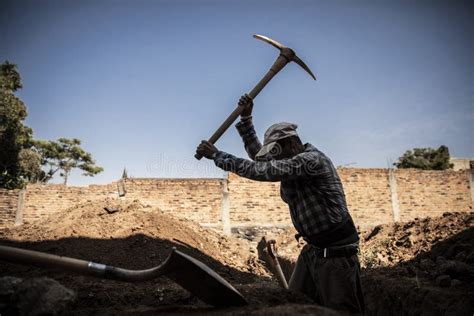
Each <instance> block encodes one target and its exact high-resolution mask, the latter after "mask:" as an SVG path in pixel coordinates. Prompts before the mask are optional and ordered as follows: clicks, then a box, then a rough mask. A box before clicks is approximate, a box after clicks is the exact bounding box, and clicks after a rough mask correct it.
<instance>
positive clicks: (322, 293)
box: [197, 95, 364, 313]
mask: <svg viewBox="0 0 474 316" xmlns="http://www.w3.org/2000/svg"><path fill="white" fill-rule="evenodd" d="M239 105H240V106H243V107H245V109H244V111H243V112H242V114H241V120H240V122H239V123H237V125H236V127H237V130H238V131H239V134H240V136H241V137H242V139H243V141H244V145H245V149H246V151H247V153H248V155H249V157H250V158H251V159H252V160H247V159H243V158H237V157H235V156H233V155H231V154H228V153H226V152H223V151H219V150H218V149H217V148H216V147H215V146H214V145H212V144H211V143H209V142H207V141H202V142H201V144H200V145H199V146H198V148H197V152H198V153H199V154H201V155H202V156H204V157H206V158H208V159H213V160H214V162H215V164H216V166H218V167H219V168H221V169H223V170H226V171H231V172H234V173H236V174H238V175H240V176H242V177H245V178H248V179H252V180H257V181H280V182H281V186H280V193H281V198H282V199H283V201H285V202H286V203H287V204H288V206H289V209H290V214H291V219H292V222H293V225H294V226H295V228H296V230H297V231H298V235H297V239H298V238H299V237H303V238H304V239H305V240H306V242H307V244H306V245H305V247H304V248H303V249H302V251H301V253H300V255H299V257H298V260H297V262H296V266H295V269H294V271H293V274H292V276H291V279H290V282H289V287H290V289H292V290H295V291H300V292H303V293H305V294H306V295H308V296H309V297H311V298H313V299H314V300H315V302H316V303H318V304H320V305H323V306H326V307H329V308H333V309H336V310H344V311H348V312H352V313H363V312H364V302H363V297H362V291H361V286H360V278H359V271H360V266H359V261H358V258H357V252H358V244H359V237H358V234H357V230H356V229H355V226H354V223H353V221H352V218H351V216H350V214H349V212H348V209H347V205H346V200H345V195H344V191H343V188H342V183H341V180H340V179H339V176H338V175H337V172H336V169H335V168H334V166H333V164H332V162H331V161H330V160H329V158H328V157H327V156H326V155H325V154H324V153H322V152H321V151H319V150H318V149H316V148H315V147H314V146H313V145H311V144H309V143H307V144H303V143H302V142H301V140H300V138H299V136H298V134H297V132H296V128H297V126H296V125H295V124H291V123H285V122H283V123H277V124H274V125H272V126H270V127H269V128H268V130H267V131H266V132H265V136H264V142H263V146H262V145H261V143H260V141H259V140H258V138H257V136H256V133H255V130H254V127H253V124H252V116H251V115H252V109H253V101H252V100H251V98H250V97H249V96H248V95H244V96H242V97H241V98H240V101H239ZM298 236H299V237H298Z"/></svg>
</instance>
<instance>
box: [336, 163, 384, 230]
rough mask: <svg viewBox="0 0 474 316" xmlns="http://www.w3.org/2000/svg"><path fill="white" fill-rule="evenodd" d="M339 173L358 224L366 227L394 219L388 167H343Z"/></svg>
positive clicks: (350, 210) (352, 213)
mask: <svg viewBox="0 0 474 316" xmlns="http://www.w3.org/2000/svg"><path fill="white" fill-rule="evenodd" d="M338 173H339V177H340V178H341V181H342V184H343V186H344V192H345V193H346V200H347V206H348V208H349V212H350V213H351V215H352V216H353V218H354V222H355V223H356V225H359V226H361V227H365V226H372V225H378V224H382V223H389V222H391V221H392V219H393V215H392V202H391V195H390V187H389V181H388V169H352V168H342V169H339V170H338Z"/></svg>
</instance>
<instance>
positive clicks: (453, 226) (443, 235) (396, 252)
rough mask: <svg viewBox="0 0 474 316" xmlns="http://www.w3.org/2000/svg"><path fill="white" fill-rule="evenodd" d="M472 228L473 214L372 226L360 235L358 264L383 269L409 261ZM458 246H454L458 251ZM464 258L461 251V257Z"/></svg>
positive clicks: (466, 254) (456, 214)
mask: <svg viewBox="0 0 474 316" xmlns="http://www.w3.org/2000/svg"><path fill="white" fill-rule="evenodd" d="M473 226H474V213H444V214H443V215H442V216H441V217H428V218H423V219H415V220H412V221H409V222H405V223H394V224H386V225H379V226H376V227H374V228H373V229H372V230H370V231H368V232H363V233H361V264H362V266H364V267H369V268H370V267H385V266H394V265H396V264H399V263H400V262H405V261H409V260H412V259H413V258H415V257H416V256H418V255H420V254H423V253H427V252H430V251H431V250H432V249H433V246H434V245H436V244H438V243H440V242H442V241H445V240H447V239H448V238H450V237H452V236H454V235H456V234H458V233H460V232H462V231H464V230H466V229H469V228H471V227H473ZM460 246H461V245H460V244H458V245H457V247H458V248H459V247H460ZM444 250H447V249H443V250H441V249H439V250H438V253H443V252H444ZM466 251H469V249H466ZM470 251H471V252H472V249H471V250H470ZM451 253H453V252H452V251H451ZM453 255H454V254H453ZM455 255H458V254H457V253H456V254H455ZM462 255H463V254H462V253H461V254H460V256H462ZM468 255H469V254H468V253H466V252H464V256H468Z"/></svg>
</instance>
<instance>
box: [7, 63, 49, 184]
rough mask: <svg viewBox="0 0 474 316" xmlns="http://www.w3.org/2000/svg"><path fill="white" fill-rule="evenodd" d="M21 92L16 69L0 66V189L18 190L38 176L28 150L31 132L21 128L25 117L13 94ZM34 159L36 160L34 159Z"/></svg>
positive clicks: (8, 65)
mask: <svg viewBox="0 0 474 316" xmlns="http://www.w3.org/2000/svg"><path fill="white" fill-rule="evenodd" d="M21 88H22V84H21V77H20V74H19V72H18V70H17V67H16V65H14V64H11V63H9V62H8V61H6V62H4V63H3V64H1V65H0V148H1V151H0V187H2V188H9V189H13V188H19V187H22V186H23V185H24V184H25V183H26V182H27V181H29V180H30V179H31V178H37V177H38V176H40V174H41V172H42V171H41V168H40V164H39V160H38V159H32V160H30V158H32V157H33V156H34V154H33V152H32V151H31V150H30V148H31V146H32V140H33V137H32V135H33V131H32V130H31V128H29V127H27V126H26V125H25V124H24V120H25V119H26V117H27V115H28V113H27V111H26V106H25V104H24V103H23V101H21V100H20V99H19V98H18V97H17V96H15V92H16V91H18V90H19V89H21ZM36 158H37V157H36Z"/></svg>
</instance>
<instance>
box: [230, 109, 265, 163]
mask: <svg viewBox="0 0 474 316" xmlns="http://www.w3.org/2000/svg"><path fill="white" fill-rule="evenodd" d="M235 127H236V128H237V131H238V132H239V134H240V137H242V140H243V142H244V146H245V150H246V151H247V154H248V155H249V158H250V159H252V160H255V156H256V155H257V153H258V152H259V151H260V149H261V148H262V144H261V143H260V140H259V139H258V137H257V133H256V132H255V128H254V126H253V122H252V119H251V118H247V119H243V120H241V121H240V122H238V123H237V124H236V125H235Z"/></svg>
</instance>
